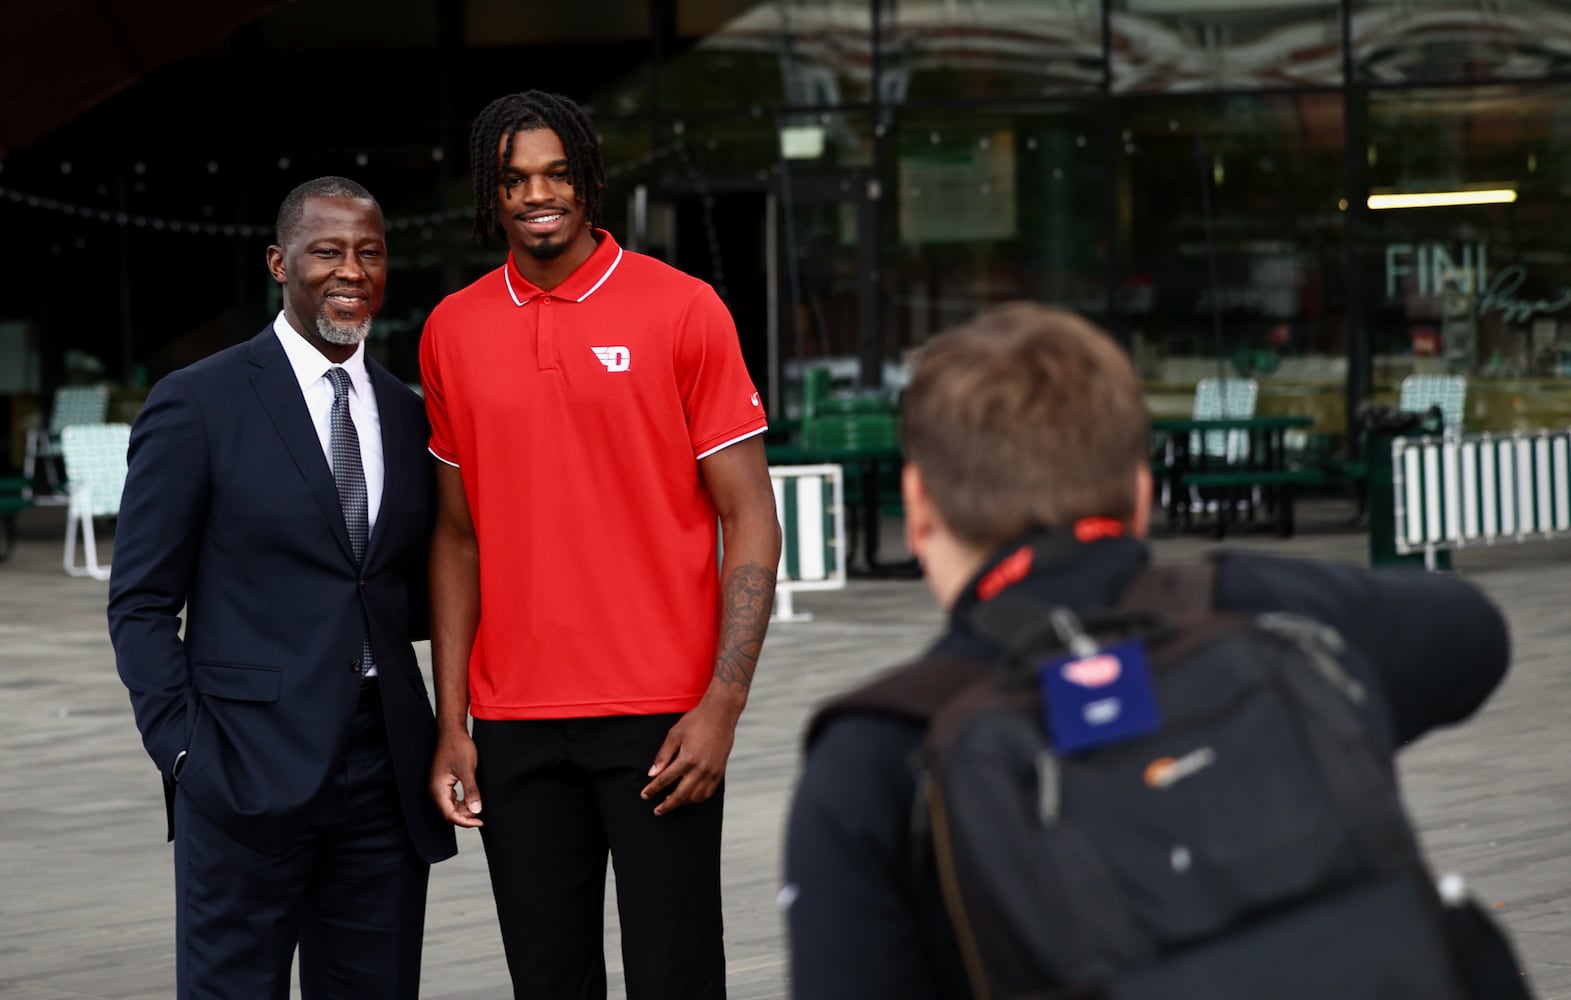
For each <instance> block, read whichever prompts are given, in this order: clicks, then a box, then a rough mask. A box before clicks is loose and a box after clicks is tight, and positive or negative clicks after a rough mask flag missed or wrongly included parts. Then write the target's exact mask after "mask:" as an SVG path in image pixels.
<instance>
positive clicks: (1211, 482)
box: [1182, 467, 1328, 538]
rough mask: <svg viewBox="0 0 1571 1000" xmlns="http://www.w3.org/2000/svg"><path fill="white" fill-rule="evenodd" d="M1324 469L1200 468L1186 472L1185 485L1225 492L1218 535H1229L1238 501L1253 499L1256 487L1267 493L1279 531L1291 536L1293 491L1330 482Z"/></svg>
mask: <svg viewBox="0 0 1571 1000" xmlns="http://www.w3.org/2000/svg"><path fill="white" fill-rule="evenodd" d="M1327 478H1328V477H1327V473H1326V470H1325V469H1323V468H1298V469H1243V468H1237V467H1233V468H1225V469H1201V470H1196V471H1194V472H1186V473H1184V475H1183V477H1182V481H1183V484H1184V486H1186V487H1194V488H1196V489H1209V490H1216V491H1220V492H1221V493H1222V497H1221V502H1220V503H1219V504H1218V505H1217V517H1216V529H1215V534H1216V537H1217V538H1223V537H1225V536H1226V534H1227V524H1228V521H1229V520H1230V519H1231V518H1232V516H1233V512H1234V511H1235V510H1236V509H1237V506H1238V502H1239V501H1241V500H1247V499H1250V497H1251V495H1252V494H1253V493H1254V491H1255V490H1256V489H1260V490H1263V491H1265V492H1266V494H1267V496H1268V497H1269V506H1270V507H1271V509H1272V510H1273V512H1274V514H1275V521H1276V531H1277V534H1279V535H1281V536H1283V537H1284V538H1286V537H1288V536H1290V535H1292V533H1293V528H1294V523H1293V500H1294V491H1295V490H1296V489H1297V488H1298V487H1300V486H1316V485H1320V484H1322V483H1325V482H1326V481H1327Z"/></svg>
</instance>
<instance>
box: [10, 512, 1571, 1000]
mask: <svg viewBox="0 0 1571 1000" xmlns="http://www.w3.org/2000/svg"><path fill="white" fill-rule="evenodd" d="M1314 517H1315V514H1314V512H1313V511H1306V513H1305V515H1304V516H1303V518H1302V519H1303V521H1304V523H1305V524H1306V525H1308V526H1309V527H1307V528H1306V530H1305V531H1303V532H1302V533H1301V534H1300V535H1299V536H1298V537H1296V538H1293V539H1289V540H1278V539H1275V538H1266V537H1257V536H1245V537H1241V538H1237V539H1230V540H1229V544H1230V545H1234V546H1238V547H1258V548H1268V549H1271V550H1275V551H1283V552H1289V553H1297V554H1306V555H1307V554H1314V555H1324V556H1328V557H1331V558H1339V559H1343V560H1347V561H1353V562H1358V561H1362V560H1364V559H1365V555H1364V551H1363V546H1364V544H1365V543H1364V536H1363V535H1362V534H1359V533H1356V532H1347V531H1333V530H1325V529H1324V528H1323V527H1322V528H1321V530H1315V528H1314V526H1313V523H1312V522H1313V521H1314ZM62 523H63V522H62V520H61V518H60V515H59V512H58V511H48V510H39V511H33V512H29V513H28V514H27V515H24V517H23V521H22V535H23V537H22V540H21V542H20V544H19V545H18V547H17V551H16V553H15V555H14V556H13V557H12V559H11V560H10V561H8V562H5V563H0V801H3V802H4V806H3V808H0V998H6V1000H64V998H103V1000H108V998H117V1000H144V998H145V1000H164V998H167V997H169V996H171V995H172V993H173V982H174V967H173V957H174V947H173V917H172V913H173V903H172V896H173V878H172V876H171V873H170V850H169V847H168V845H166V844H165V843H164V839H163V832H164V830H163V811H162V807H161V804H160V800H159V795H158V787H157V779H156V776H155V774H154V773H153V771H152V770H151V765H150V764H149V763H148V761H147V760H146V758H145V756H144V755H143V753H142V750H141V746H140V742H139V740H138V738H137V735H136V732H135V729H134V727H133V725H132V721H131V713H130V709H129V706H128V703H127V700H126V696H125V692H124V690H123V689H122V688H121V686H120V683H119V681H118V679H117V678H116V676H115V669H114V662H113V657H112V653H111V650H110V647H109V643H108V639H107V637H106V634H105V626H104V613H103V607H104V595H105V591H106V584H103V583H99V582H96V581H92V580H85V579H73V578H69V577H67V576H66V575H65V574H64V573H63V572H62V571H61V568H60V552H61V544H60V534H59V532H60V531H61V524H62ZM899 537H900V536H899V533H898V531H887V532H885V543H886V547H888V546H895V547H898V539H899ZM1207 547H1209V543H1208V542H1206V541H1205V540H1203V539H1190V538H1185V539H1164V540H1159V541H1157V542H1156V552H1157V557H1158V558H1160V559H1177V558H1186V557H1189V556H1193V555H1195V554H1197V553H1199V552H1200V551H1203V550H1204V549H1205V548H1207ZM104 557H105V558H107V557H108V552H107V547H106V548H105V553H104ZM1568 560H1571V543H1565V542H1552V543H1539V544H1536V545H1531V546H1523V547H1520V548H1511V549H1496V550H1489V551H1480V552H1467V553H1462V554H1459V555H1458V556H1457V557H1456V559H1455V565H1456V568H1457V571H1459V572H1462V573H1464V574H1465V575H1467V576H1468V577H1470V578H1471V579H1473V580H1475V581H1476V582H1477V583H1478V584H1479V585H1480V586H1482V587H1483V588H1484V589H1485V590H1487V591H1488V592H1489V593H1490V594H1491V595H1492V596H1493V597H1494V598H1495V599H1496V600H1497V601H1499V603H1500V604H1501V605H1502V606H1503V607H1504V608H1505V609H1506V611H1507V613H1508V615H1509V617H1510V619H1511V623H1512V628H1513V637H1514V642H1515V647H1516V655H1515V665H1514V668H1513V671H1512V674H1511V676H1510V679H1509V680H1508V682H1507V683H1506V685H1505V687H1504V688H1503V689H1502V690H1501V691H1500V692H1499V693H1498V694H1497V695H1496V696H1495V698H1494V700H1493V701H1492V702H1491V704H1490V705H1489V706H1488V707H1487V708H1486V710H1485V711H1484V712H1483V713H1482V715H1481V716H1480V717H1479V718H1477V719H1476V720H1474V721H1473V722H1472V723H1470V724H1468V725H1466V726H1463V727H1461V728H1458V729H1455V730H1452V731H1448V732H1444V733H1439V734H1435V735H1433V736H1431V737H1430V738H1428V739H1427V740H1425V741H1424V742H1422V743H1421V744H1420V745H1419V746H1417V747H1415V748H1413V749H1412V750H1411V751H1410V752H1409V753H1408V754H1407V755H1406V756H1405V757H1404V760H1403V773H1404V778H1405V782H1406V790H1407V794H1408V797H1409V800H1410V804H1411V806H1412V809H1413V812H1414V813H1415V815H1416V816H1417V818H1418V820H1419V822H1420V824H1421V826H1422V828H1423V831H1424V836H1425V839H1426V842H1427V843H1428V845H1429V847H1430V848H1431V852H1432V857H1433V859H1434V861H1435V864H1436V867H1437V868H1439V869H1440V870H1458V871H1461V872H1464V873H1465V874H1466V875H1467V877H1468V879H1469V882H1470V884H1471V885H1472V886H1473V888H1474V890H1475V891H1476V892H1477V893H1478V894H1479V895H1480V896H1481V897H1483V898H1484V899H1486V900H1488V902H1489V903H1490V905H1491V906H1493V907H1495V908H1496V912H1497V913H1498V914H1499V915H1500V916H1501V917H1502V918H1503V919H1504V921H1505V922H1506V924H1507V925H1508V926H1509V927H1510V929H1511V931H1512V934H1513V935H1514V938H1515V940H1516V942H1517V946H1518V948H1519V950H1520V952H1521V953H1522V955H1523V956H1524V958H1525V960H1526V964H1527V967H1528V969H1529V973H1530V975H1531V977H1532V979H1533V981H1534V983H1535V986H1536V988H1537V990H1538V992H1539V996H1540V997H1542V998H1544V1000H1555V998H1571V768H1568V767H1567V759H1568V750H1571V739H1568V735H1567V731H1568V722H1571V626H1568V621H1571V616H1568V613H1567V608H1568V606H1571V568H1568ZM796 603H797V606H798V609H799V610H807V611H812V612H814V613H815V615H816V617H815V619H814V620H813V621H811V622H806V623H798V624H786V625H777V626H775V628H774V629H773V630H772V632H771V634H770V637H769V642H768V645H767V648H766V651H765V655H764V658H763V662H762V664H761V666H760V669H759V676H758V679H757V682H756V684H755V686H754V693H753V697H752V701H751V704H750V706H749V708H748V711H747V714H746V716H745V717H744V719H743V723H742V727H741V731H740V733H739V734H738V738H737V743H736V751H735V754H734V756H733V758H732V763H731V769H730V775H729V781H728V786H729V798H730V801H729V803H728V804H727V809H726V812H727V824H728V825H727V836H726V848H725V859H724V874H725V883H726V922H727V950H728V956H729V970H730V971H729V984H730V995H731V996H732V997H733V998H735V1000H762V998H767V997H784V996H786V995H787V993H788V986H787V983H786V976H785V955H784V935H783V932H782V926H781V920H780V916H779V913H778V911H777V910H776V907H775V902H774V900H775V894H776V892H777V890H778V886H779V881H780V879H779V872H780V842H781V829H782V818H783V815H784V811H785V808H786V804H787V802H788V799H789V795H790V790H791V788H792V786H793V783H794V781H795V776H796V770H797V761H798V741H799V737H800V731H801V724H802V721H803V719H804V717H805V715H806V713H807V711H808V710H809V708H810V707H811V706H812V705H813V704H815V703H816V702H818V701H819V700H820V699H822V698H824V697H826V696H828V695H829V694H831V693H834V692H836V691H839V690H841V689H843V688H844V687H846V686H848V685H850V684H851V683H853V682H854V681H856V680H857V679H858V678H860V677H863V676H865V675H866V674H868V673H870V672H872V671H874V670H877V669H879V668H881V667H883V666H885V665H888V664H891V663H893V662H896V661H897V660H899V659H900V658H902V657H905V656H907V655H910V654H911V653H913V652H915V651H917V650H918V649H919V648H921V646H922V645H924V643H925V642H926V641H927V640H928V639H929V638H930V637H931V636H932V635H933V634H934V633H935V631H936V629H937V627H938V623H939V616H938V614H937V612H936V611H935V610H934V608H933V606H932V604H931V602H930V600H929V598H928V595H927V591H926V588H925V587H924V586H923V585H921V584H920V583H918V582H915V581H909V580H906V581H853V582H852V583H851V585H850V586H849V587H848V588H847V589H846V590H844V591H840V592H830V593H820V594H803V595H799V596H798V597H797V599H796ZM459 843H460V854H459V856H458V857H457V858H456V859H454V860H452V861H449V862H446V863H444V864H442V865H439V866H437V867H436V868H435V869H434V870H433V872H432V878H431V894H430V909H429V915H428V930H427V936H426V943H425V988H424V993H423V995H424V996H426V997H428V998H433V1000H437V998H447V1000H459V998H481V997H485V998H495V997H502V996H506V995H508V993H509V990H508V987H507V973H506V969H505V966H504V963H503V959H502V953H501V948H500V944H499V940H498V936H497V932H496V926H495V911H494V909H493V906H492V902H491V895H490V888H489V885H488V883H487V880H486V874H485V861H484V857H483V854H482V851H481V849H480V843H479V839H478V837H477V836H476V835H474V834H473V833H472V832H468V831H464V832H461V833H460V838H459ZM607 912H608V920H607V923H608V929H607V932H606V948H607V955H608V962H609V963H610V964H611V966H612V967H613V974H612V978H613V989H612V992H613V995H615V996H620V995H621V993H620V990H621V986H620V968H619V965H620V962H619V959H618V957H617V940H616V939H617V933H616V929H615V911H614V906H608V909H607Z"/></svg>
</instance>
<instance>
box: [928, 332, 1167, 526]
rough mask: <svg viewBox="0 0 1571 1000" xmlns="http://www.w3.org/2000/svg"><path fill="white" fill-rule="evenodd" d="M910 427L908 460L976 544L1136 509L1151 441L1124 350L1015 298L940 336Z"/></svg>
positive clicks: (949, 518)
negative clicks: (1139, 475) (1140, 472)
mask: <svg viewBox="0 0 1571 1000" xmlns="http://www.w3.org/2000/svg"><path fill="white" fill-rule="evenodd" d="M902 421H903V431H902V432H903V436H904V445H905V454H906V458H907V460H908V461H910V462H912V463H914V464H915V465H916V467H917V469H918V470H920V472H921V474H922V481H923V484H924V485H925V487H926V489H927V494H928V496H929V497H930V498H931V500H932V502H933V505H934V507H935V508H936V509H937V511H938V514H939V516H940V517H942V518H943V520H944V523H945V525H946V526H947V527H948V528H949V530H950V532H952V533H953V534H954V535H955V537H956V538H958V539H959V540H960V541H962V542H964V543H966V544H968V545H974V546H987V547H991V546H997V545H1001V544H1003V543H1005V542H1008V541H1009V540H1011V539H1013V538H1015V537H1018V536H1019V535H1021V534H1024V533H1025V532H1027V531H1032V530H1051V529H1055V528H1063V527H1067V526H1069V525H1071V524H1073V523H1074V522H1075V521H1078V520H1080V519H1081V518H1085V517H1113V518H1118V519H1119V520H1127V519H1128V518H1129V517H1131V516H1132V515H1133V514H1134V510H1135V488H1136V482H1135V472H1136V469H1137V468H1138V467H1139V466H1140V465H1142V464H1144V463H1145V462H1146V461H1148V454H1147V447H1148V441H1149V427H1148V421H1147V415H1146V407H1145V397H1144V394H1143V392H1142V390H1141V386H1140V379H1139V376H1137V375H1136V374H1135V371H1134V368H1133V366H1131V365H1130V363H1129V359H1128V357H1127V356H1126V355H1125V353H1124V350H1123V348H1122V347H1120V346H1119V345H1118V344H1117V343H1115V342H1114V341H1113V339H1112V338H1111V337H1109V336H1108V335H1107V334H1106V333H1105V332H1104V331H1102V330H1101V329H1099V328H1097V327H1096V326H1094V325H1093V324H1091V323H1090V322H1088V321H1087V320H1085V319H1083V318H1082V317H1080V316H1078V315H1076V314H1074V313H1071V312H1068V311H1065V310H1063V309H1053V308H1049V307H1047V306H1043V305H1038V304H1036V303H1031V302H1013V303H1009V304H1006V305H1001V306H996V307H993V308H990V309H987V310H984V311H983V312H981V313H980V314H978V315H977V316H976V317H975V318H973V319H972V320H970V321H969V322H967V323H964V324H962V325H960V326H958V327H955V328H954V329H952V330H949V331H946V332H944V333H942V334H940V335H939V336H937V337H935V338H934V339H933V340H931V341H929V342H928V344H927V345H926V346H925V347H924V348H923V349H922V351H921V354H920V357H919V359H918V361H917V363H916V368H915V371H914V372H913V373H912V377H911V382H910V384H909V385H908V386H907V388H906V391H905V397H904V403H903V416H902Z"/></svg>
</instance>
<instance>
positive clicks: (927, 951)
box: [782, 718, 964, 1000]
mask: <svg viewBox="0 0 1571 1000" xmlns="http://www.w3.org/2000/svg"><path fill="white" fill-rule="evenodd" d="M916 745H917V736H916V734H915V730H914V729H912V728H911V727H910V726H906V725H902V724H899V723H895V722H891V721H887V720H874V719H856V718H846V719H842V720H838V721H836V722H833V723H831V724H830V725H829V726H828V727H827V728H826V729H825V731H824V733H823V735H822V736H821V737H820V738H819V739H818V741H817V742H816V743H815V744H814V746H813V749H812V752H811V753H810V754H809V755H808V758H807V761H806V763H805V765H804V767H803V772H802V778H801V782H800V784H799V785H798V786H797V791H796V797H795V801H794V802H793V804H792V807H791V815H790V820H789V823H788V826H787V830H786V858H785V861H786V888H785V890H784V893H783V896H782V902H783V903H785V904H786V925H787V928H788V930H789V932H790V939H791V979H792V995H793V996H796V997H800V998H803V1000H809V998H811V1000H841V998H843V1000H940V998H944V997H953V996H957V995H961V994H962V992H963V985H962V984H963V982H964V979H963V974H962V973H961V971H960V967H961V965H960V958H959V950H958V946H957V945H956V944H955V943H954V934H953V932H952V931H950V930H949V929H948V927H949V925H948V922H947V917H945V916H944V911H943V902H942V899H941V897H940V896H939V895H938V891H937V884H936V880H918V879H916V878H915V877H914V874H913V873H914V872H916V871H917V870H918V865H916V863H915V862H914V861H913V855H912V851H913V844H912V836H911V810H912V803H913V801H914V799H915V794H916V779H915V776H914V775H913V773H912V772H911V770H910V768H909V766H908V765H907V764H906V760H907V758H908V757H909V755H910V754H911V753H912V752H914V750H915V748H916ZM927 867H928V868H931V865H928V866H927Z"/></svg>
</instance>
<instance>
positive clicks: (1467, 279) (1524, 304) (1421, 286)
mask: <svg viewBox="0 0 1571 1000" xmlns="http://www.w3.org/2000/svg"><path fill="white" fill-rule="evenodd" d="M1385 277H1386V298H1387V299H1388V300H1389V299H1396V298H1398V297H1399V296H1401V295H1406V294H1409V293H1412V294H1416V295H1418V296H1420V297H1428V296H1432V295H1440V294H1442V293H1446V292H1460V293H1462V294H1463V295H1467V296H1475V298H1474V300H1473V310H1474V313H1475V314H1476V315H1477V316H1478V317H1479V318H1480V319H1481V318H1483V317H1484V315H1485V314H1487V313H1492V312H1494V313H1499V314H1500V316H1501V318H1502V319H1504V320H1505V321H1506V322H1508V323H1524V322H1526V321H1528V320H1530V319H1532V318H1533V317H1534V316H1543V315H1549V314H1552V313H1558V312H1563V311H1564V310H1566V309H1571V288H1568V287H1566V286H1564V285H1562V286H1561V287H1560V288H1559V289H1558V290H1557V291H1556V292H1555V293H1554V294H1552V295H1550V296H1548V297H1544V298H1527V297H1524V296H1523V295H1521V291H1522V289H1523V286H1524V285H1526V284H1527V280H1528V273H1527V268H1526V267H1524V266H1523V265H1521V264H1511V265H1509V266H1507V267H1504V268H1501V269H1500V270H1499V271H1498V272H1496V273H1494V274H1493V275H1491V274H1490V273H1489V248H1488V246H1486V245H1485V244H1483V243H1464V244H1462V246H1461V247H1459V248H1457V250H1456V252H1453V251H1452V249H1451V248H1450V247H1447V246H1446V245H1445V244H1443V243H1388V244H1386V248H1385ZM1410 282H1411V284H1410Z"/></svg>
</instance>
